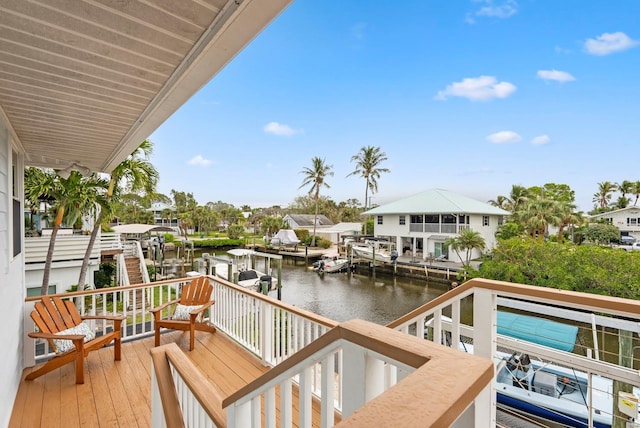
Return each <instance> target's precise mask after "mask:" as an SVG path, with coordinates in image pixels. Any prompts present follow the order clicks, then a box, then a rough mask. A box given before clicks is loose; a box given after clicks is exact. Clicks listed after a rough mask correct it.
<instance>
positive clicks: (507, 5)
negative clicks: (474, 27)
mask: <svg viewBox="0 0 640 428" xmlns="http://www.w3.org/2000/svg"><path fill="white" fill-rule="evenodd" d="M474 2H475V3H481V7H480V9H478V10H476V11H475V12H472V13H468V14H467V16H466V17H465V20H466V22H467V23H468V24H474V23H475V18H474V17H475V16H480V17H490V18H500V19H507V18H510V17H511V16H513V15H515V14H516V13H517V12H518V2H517V1H516V0H504V1H502V2H499V1H498V2H496V1H494V0H474Z"/></svg>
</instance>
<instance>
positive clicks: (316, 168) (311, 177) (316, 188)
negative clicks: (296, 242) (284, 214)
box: [298, 156, 333, 247]
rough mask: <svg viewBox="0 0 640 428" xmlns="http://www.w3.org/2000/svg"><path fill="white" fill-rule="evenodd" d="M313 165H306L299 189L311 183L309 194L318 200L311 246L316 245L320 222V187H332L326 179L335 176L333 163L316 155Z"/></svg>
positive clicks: (312, 161) (312, 160) (302, 172)
mask: <svg viewBox="0 0 640 428" xmlns="http://www.w3.org/2000/svg"><path fill="white" fill-rule="evenodd" d="M311 165H312V166H311V167H304V168H303V170H302V171H300V173H301V174H304V178H303V180H302V184H301V185H300V187H298V189H301V188H303V187H305V186H309V185H311V188H310V189H309V195H313V199H314V200H315V202H316V209H315V215H314V218H313V237H312V238H311V246H312V247H315V245H316V225H317V223H318V200H319V199H320V189H322V187H326V188H330V187H331V186H329V185H328V184H327V182H326V181H325V179H326V178H327V177H333V171H332V169H333V165H327V164H326V162H325V160H324V159H322V158H320V157H318V156H314V157H313V158H312V159H311Z"/></svg>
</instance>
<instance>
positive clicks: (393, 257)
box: [391, 250, 398, 265]
mask: <svg viewBox="0 0 640 428" xmlns="http://www.w3.org/2000/svg"><path fill="white" fill-rule="evenodd" d="M397 260H398V250H393V251H391V262H392V263H393V264H394V265H395V264H396V262H397Z"/></svg>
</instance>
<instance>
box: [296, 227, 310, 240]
mask: <svg viewBox="0 0 640 428" xmlns="http://www.w3.org/2000/svg"><path fill="white" fill-rule="evenodd" d="M294 232H295V234H296V236H297V237H298V239H299V240H300V242H307V240H308V241H309V242H311V234H310V233H309V231H308V230H307V229H296V230H294Z"/></svg>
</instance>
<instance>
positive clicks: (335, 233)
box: [316, 222, 362, 244]
mask: <svg viewBox="0 0 640 428" xmlns="http://www.w3.org/2000/svg"><path fill="white" fill-rule="evenodd" d="M316 233H317V234H318V236H319V237H321V238H324V239H326V240H328V241H331V242H332V243H334V244H339V243H341V242H342V238H343V237H344V236H354V235H360V234H362V223H350V222H341V223H338V224H334V225H333V226H329V227H323V228H322V229H318V230H317V231H316Z"/></svg>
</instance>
